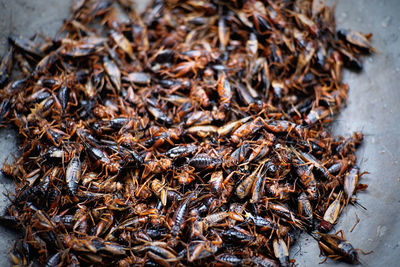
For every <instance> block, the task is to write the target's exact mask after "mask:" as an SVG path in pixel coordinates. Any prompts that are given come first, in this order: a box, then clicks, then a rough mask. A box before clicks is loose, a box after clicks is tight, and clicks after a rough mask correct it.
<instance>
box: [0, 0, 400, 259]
mask: <svg viewBox="0 0 400 267" xmlns="http://www.w3.org/2000/svg"><path fill="white" fill-rule="evenodd" d="M137 2H138V4H139V6H140V7H143V6H144V4H145V2H147V1H137ZM333 2H334V1H328V3H331V4H332V3H333ZM335 2H336V3H337V7H336V18H337V28H338V29H339V28H344V29H347V28H352V29H355V30H359V31H362V32H372V33H373V34H374V35H373V39H372V40H373V41H372V43H373V45H374V46H375V47H376V48H377V50H378V52H377V53H376V54H374V55H372V56H371V57H368V58H366V59H365V62H364V69H363V71H362V72H360V73H354V72H350V71H346V72H345V74H344V79H345V81H346V82H347V83H348V84H349V85H350V93H349V101H348V106H347V107H346V108H345V109H344V110H343V111H342V113H341V114H340V116H339V117H338V118H337V120H336V121H335V123H334V124H333V128H332V129H333V132H335V133H336V134H341V135H345V136H349V135H351V133H352V132H353V131H362V132H363V133H364V134H365V139H364V142H363V144H362V146H361V147H360V149H359V150H358V152H357V156H358V165H359V166H360V168H361V170H365V171H368V172H369V174H368V175H364V176H362V180H361V182H362V183H366V184H368V189H367V190H366V191H365V192H362V193H359V194H358V198H359V200H358V203H360V204H361V205H362V206H363V207H365V208H366V209H363V208H361V207H357V206H350V207H348V208H347V210H345V211H344V212H343V213H344V214H342V216H341V218H340V219H339V223H338V224H337V225H336V226H335V229H336V230H343V232H344V234H345V236H346V238H347V239H348V240H349V241H350V242H351V243H352V244H353V245H354V247H357V248H360V249H362V250H363V251H373V252H372V253H371V254H368V255H362V254H361V256H360V258H361V262H362V263H363V264H364V265H366V266H399V262H400V216H399V213H400V125H399V124H400V46H399V37H400V16H399V15H398V13H399V11H400V1H398V0H337V1H335ZM69 5H70V2H69V1H60V0H58V1H57V0H35V1H30V0H0V29H1V31H0V53H1V54H3V53H4V52H5V51H6V47H7V37H8V35H9V34H10V33H13V34H21V35H23V36H25V37H31V36H32V35H33V34H34V33H40V32H43V33H45V34H46V35H53V34H55V31H56V30H57V29H58V28H59V27H60V26H61V23H62V19H63V18H66V17H67V16H68V13H69ZM16 151H17V147H16V134H15V133H14V132H13V131H11V130H8V129H0V163H2V162H3V161H4V160H5V159H6V158H7V157H8V158H9V159H12V156H11V155H12V153H15V152H16ZM0 182H1V184H2V185H0V191H1V193H6V192H7V190H10V191H11V192H12V181H9V180H7V179H6V178H4V177H3V176H2V175H1V174H0ZM6 203H7V198H6V197H5V196H4V195H3V194H0V209H4V207H5V206H6V205H7V204H6ZM0 212H1V211H0ZM357 216H358V218H359V219H360V222H359V223H358V225H357V226H356V227H355V229H354V230H353V232H350V229H351V228H352V227H353V226H354V224H355V223H356V218H357ZM17 236H18V234H17V233H11V232H10V231H9V230H8V229H6V228H3V227H0V266H8V265H9V263H8V256H7V254H8V249H9V248H10V246H11V244H12V240H13V239H15V238H16V237H17ZM290 255H291V257H294V259H295V260H296V264H298V266H318V263H319V262H320V261H322V260H323V257H319V249H318V246H317V243H316V242H315V241H314V240H313V239H312V238H311V237H309V236H307V235H306V234H304V235H302V236H301V237H300V239H299V240H298V242H297V243H296V245H295V246H294V247H292V248H291V253H290ZM323 266H347V264H344V263H339V264H337V263H336V262H333V261H332V260H328V261H327V262H326V263H325V264H324V265H323Z"/></svg>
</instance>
